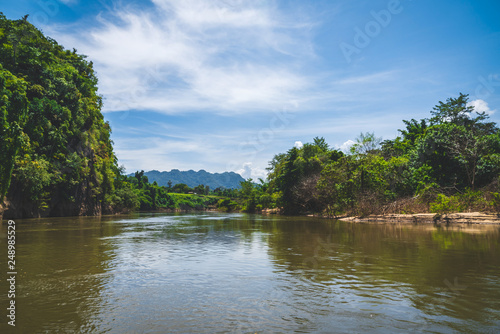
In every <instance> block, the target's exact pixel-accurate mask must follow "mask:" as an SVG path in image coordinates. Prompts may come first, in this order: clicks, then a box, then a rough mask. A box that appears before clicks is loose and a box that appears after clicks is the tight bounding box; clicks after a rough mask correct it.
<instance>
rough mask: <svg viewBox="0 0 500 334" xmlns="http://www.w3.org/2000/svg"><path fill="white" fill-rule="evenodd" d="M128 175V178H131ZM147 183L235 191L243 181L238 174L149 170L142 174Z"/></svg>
mask: <svg viewBox="0 0 500 334" xmlns="http://www.w3.org/2000/svg"><path fill="white" fill-rule="evenodd" d="M132 175H133V174H130V175H129V176H132ZM144 175H145V176H147V177H148V179H149V182H155V181H156V182H157V183H158V185H160V186H165V187H171V186H173V185H176V184H179V183H184V184H186V185H187V186H188V187H191V188H194V187H196V186H198V185H200V184H203V185H205V186H209V187H210V189H217V188H225V189H237V188H239V187H240V182H242V181H245V179H243V178H242V177H241V175H240V174H236V173H235V172H224V173H209V172H207V171H204V170H200V171H197V172H195V171H194V170H189V171H180V170H178V169H172V170H171V171H170V172H160V171H157V170H151V171H149V172H144Z"/></svg>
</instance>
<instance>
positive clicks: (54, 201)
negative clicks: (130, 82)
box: [0, 13, 500, 218]
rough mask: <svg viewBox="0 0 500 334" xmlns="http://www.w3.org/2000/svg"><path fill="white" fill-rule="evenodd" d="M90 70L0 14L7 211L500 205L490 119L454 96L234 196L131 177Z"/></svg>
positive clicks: (323, 150) (301, 156)
mask: <svg viewBox="0 0 500 334" xmlns="http://www.w3.org/2000/svg"><path fill="white" fill-rule="evenodd" d="M97 82H98V79H97V77H96V75H95V73H94V70H93V64H92V62H91V61H88V60H87V59H86V57H85V56H83V55H80V54H78V53H77V51H76V50H75V49H73V50H66V49H64V48H63V47H62V46H61V45H59V44H58V43H57V42H56V41H55V40H53V39H51V38H49V37H46V36H44V35H43V33H42V32H41V31H40V30H38V29H36V28H35V27H34V26H33V25H32V24H30V23H29V21H28V16H25V17H24V18H22V19H20V20H8V19H7V18H6V17H5V16H4V15H3V14H1V13H0V147H1V150H0V215H1V214H2V213H3V214H4V217H5V218H7V217H14V218H21V217H39V216H71V215H98V214H103V213H114V212H123V211H131V210H157V209H161V208H167V209H205V208H207V207H208V208H218V209H219V210H224V211H232V210H243V211H246V212H259V211H261V210H263V209H267V208H271V209H273V208H274V209H277V210H278V209H279V210H280V211H281V212H282V213H284V214H302V213H318V214H324V215H329V216H338V215H342V214H356V215H366V214H369V213H381V212H424V211H435V212H448V211H464V210H473V209H474V210H489V211H494V210H496V211H497V212H498V211H499V206H500V196H499V169H500V135H499V129H498V127H497V126H496V124H494V123H492V122H489V120H488V115H486V114H484V113H478V112H475V111H474V110H473V107H471V106H469V105H468V103H467V102H468V96H467V95H464V94H460V95H459V96H458V97H457V98H449V99H448V100H446V102H439V104H438V105H437V106H436V107H435V108H434V109H433V110H432V111H431V115H430V118H428V119H423V120H418V121H417V120H414V119H411V120H409V121H408V120H405V121H403V122H404V125H405V128H404V129H402V130H400V136H399V137H397V138H396V139H394V140H386V141H381V140H380V139H378V138H377V137H376V136H375V135H374V134H371V133H366V134H361V135H360V136H359V137H358V139H357V142H356V144H354V145H353V146H352V148H351V150H350V152H349V153H347V154H346V153H343V152H340V151H338V150H335V149H331V148H330V147H329V145H328V144H327V143H326V142H325V140H324V139H323V138H318V137H317V138H314V140H313V142H312V143H307V144H305V145H304V146H303V147H302V148H300V149H299V148H296V147H294V148H291V149H290V150H289V151H288V152H286V153H281V154H277V155H276V156H275V157H274V158H273V159H272V161H271V162H270V165H269V175H268V177H267V179H266V180H260V182H258V183H254V182H253V180H251V179H249V180H246V181H244V182H242V183H241V188H240V189H238V190H236V189H214V190H211V189H208V188H207V187H205V186H203V185H200V186H198V187H195V188H193V189H191V188H189V187H187V186H186V185H174V186H169V187H164V186H159V185H158V184H155V183H153V184H151V183H149V182H148V180H147V177H145V176H144V175H143V173H142V172H137V173H135V175H134V176H125V175H124V173H123V168H120V167H119V166H118V163H117V157H116V155H115V153H114V151H113V143H112V141H111V139H110V134H111V128H110V126H109V124H108V123H107V122H105V121H104V117H103V115H102V113H101V108H102V98H101V96H99V94H98V93H97Z"/></svg>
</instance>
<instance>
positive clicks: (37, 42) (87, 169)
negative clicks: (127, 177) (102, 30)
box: [0, 14, 119, 217]
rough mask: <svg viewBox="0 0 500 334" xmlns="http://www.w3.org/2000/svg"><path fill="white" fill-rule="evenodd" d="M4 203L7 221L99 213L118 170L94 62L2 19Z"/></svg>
mask: <svg viewBox="0 0 500 334" xmlns="http://www.w3.org/2000/svg"><path fill="white" fill-rule="evenodd" d="M0 45H1V47H0V96H1V100H0V110H1V114H0V143H1V147H2V150H1V152H0V155H1V156H0V159H1V164H0V198H4V196H5V195H6V196H7V197H6V200H5V203H4V204H3V205H5V206H7V208H8V210H7V211H6V216H7V217H9V216H12V217H36V216H46V215H51V216H54V215H55V216H63V215H95V214H100V213H102V211H103V208H106V206H110V205H111V204H112V196H113V194H114V192H115V181H116V177H117V175H119V170H118V167H117V162H116V160H117V159H116V157H115V155H114V153H113V147H112V143H111V140H110V131H111V130H110V127H109V125H108V123H107V122H105V121H104V119H103V116H102V114H101V106H102V99H101V97H100V96H99V95H98V93H97V77H96V76H95V74H94V71H93V68H92V62H89V61H87V60H86V59H85V56H82V55H79V54H78V53H77V52H76V50H74V49H73V50H72V51H70V50H65V49H64V48H63V47H62V46H61V45H59V44H58V43H57V42H56V41H54V40H53V39H51V38H48V37H45V36H44V35H43V34H42V32H41V31H39V30H38V29H36V28H35V27H34V26H33V25H32V24H30V23H29V22H28V20H27V16H26V17H25V18H23V19H21V20H15V21H12V20H8V19H6V18H5V16H4V15H3V14H0Z"/></svg>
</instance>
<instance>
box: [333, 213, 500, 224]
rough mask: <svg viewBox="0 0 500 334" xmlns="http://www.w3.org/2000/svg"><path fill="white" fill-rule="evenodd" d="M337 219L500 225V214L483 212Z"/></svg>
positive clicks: (340, 218) (373, 221) (371, 221)
mask: <svg viewBox="0 0 500 334" xmlns="http://www.w3.org/2000/svg"><path fill="white" fill-rule="evenodd" d="M337 219H338V220H341V221H345V222H353V223H400V224H443V223H444V224H481V225H500V214H494V213H482V212H456V213H448V214H436V213H416V214H385V215H369V216H366V217H339V218H337Z"/></svg>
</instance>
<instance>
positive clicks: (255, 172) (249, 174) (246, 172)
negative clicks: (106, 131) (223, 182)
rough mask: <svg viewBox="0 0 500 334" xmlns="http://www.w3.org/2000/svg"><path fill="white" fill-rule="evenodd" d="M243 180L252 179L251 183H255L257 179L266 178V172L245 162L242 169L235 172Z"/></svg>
mask: <svg viewBox="0 0 500 334" xmlns="http://www.w3.org/2000/svg"><path fill="white" fill-rule="evenodd" d="M236 173H238V174H240V175H241V176H242V177H243V178H244V179H245V180H246V179H249V178H252V179H253V181H254V182H255V181H257V180H258V179H259V178H262V179H265V178H266V177H267V171H266V170H264V169H262V168H256V167H253V166H252V163H251V162H245V163H244V164H243V167H242V168H241V169H239V170H237V171H236Z"/></svg>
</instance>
